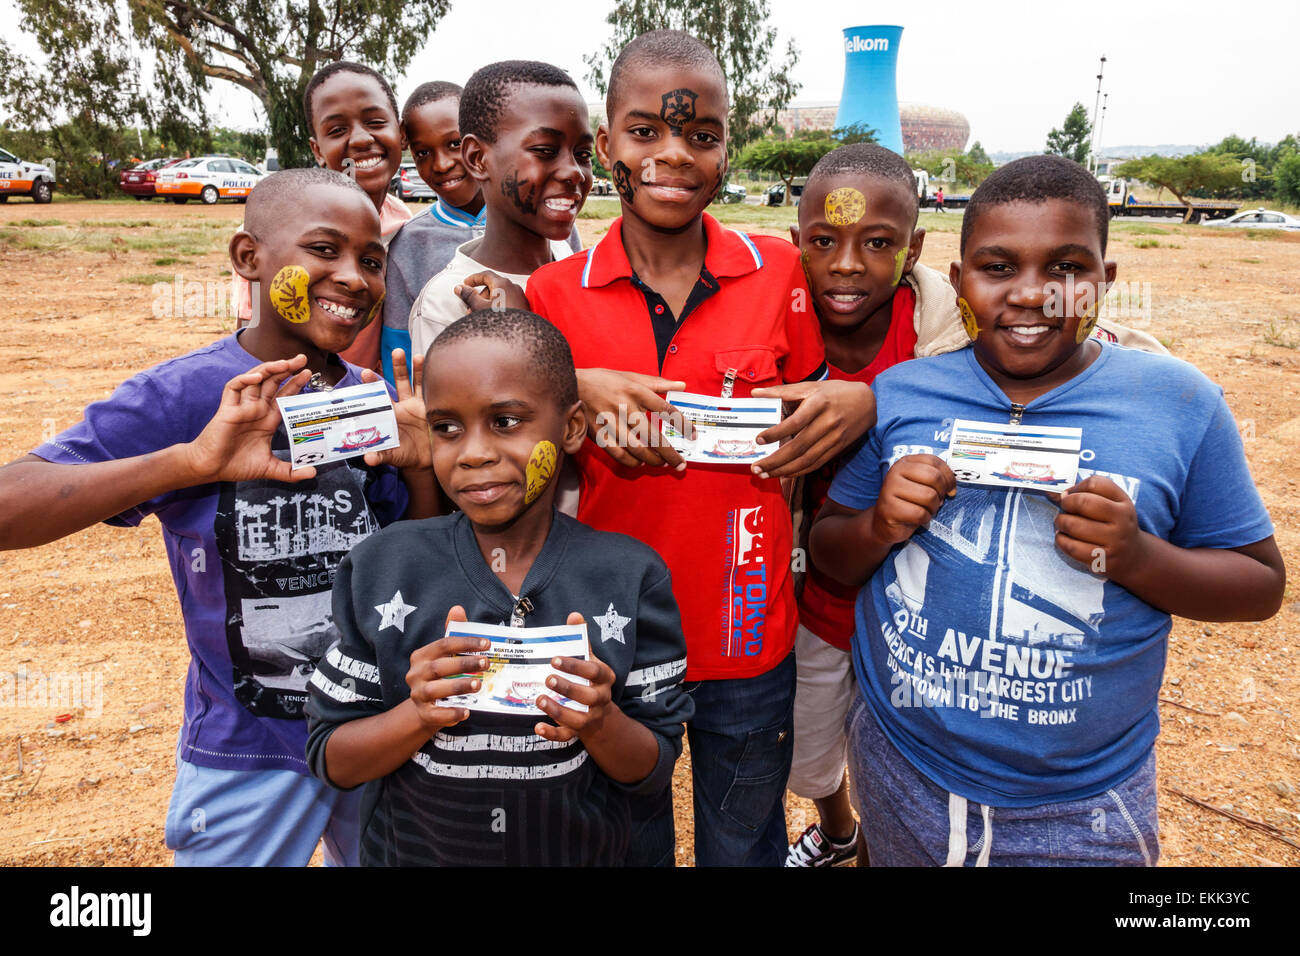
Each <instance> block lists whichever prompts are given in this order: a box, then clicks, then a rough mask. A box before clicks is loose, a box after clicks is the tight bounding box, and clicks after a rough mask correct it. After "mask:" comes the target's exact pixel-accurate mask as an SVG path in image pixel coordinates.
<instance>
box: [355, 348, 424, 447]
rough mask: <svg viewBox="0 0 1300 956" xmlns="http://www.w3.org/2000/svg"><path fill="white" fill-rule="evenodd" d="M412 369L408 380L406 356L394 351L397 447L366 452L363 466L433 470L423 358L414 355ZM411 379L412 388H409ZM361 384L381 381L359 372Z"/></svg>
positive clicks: (368, 370) (367, 372)
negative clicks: (426, 419) (425, 401)
mask: <svg viewBox="0 0 1300 956" xmlns="http://www.w3.org/2000/svg"><path fill="white" fill-rule="evenodd" d="M413 365H414V369H413V371H412V373H411V375H410V376H409V377H408V376H407V374H406V353H405V352H404V351H402V350H401V349H393V378H394V379H395V380H396V384H395V385H394V386H393V387H394V388H395V389H396V391H397V402H396V403H395V404H394V405H393V412H394V414H395V415H396V416H397V439H398V442H399V444H398V446H397V447H396V448H388V449H385V450H384V451H370V452H366V456H365V459H366V464H367V465H370V466H371V467H372V468H373V467H374V466H376V465H393V466H394V467H396V468H404V469H415V470H423V471H427V470H429V469H431V468H433V445H432V444H430V442H429V423H428V422H427V421H425V417H424V356H423V355H417V356H416V357H415V361H414V363H413ZM412 379H414V385H412V381H411V380H412ZM361 381H363V382H379V381H382V379H381V378H380V376H378V375H376V374H375V373H374V372H373V371H371V370H370V369H365V370H363V371H362V373H361Z"/></svg>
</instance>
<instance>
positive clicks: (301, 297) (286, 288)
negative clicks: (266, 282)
mask: <svg viewBox="0 0 1300 956" xmlns="http://www.w3.org/2000/svg"><path fill="white" fill-rule="evenodd" d="M309 285H311V277H310V276H308V275H307V270H306V269H304V268H303V267H302V266H285V267H284V268H283V269H281V270H280V271H279V272H277V273H276V274H275V278H274V279H272V280H271V292H270V294H271V305H272V306H273V307H274V308H275V311H276V312H279V313H280V315H282V316H283V317H284V318H285V320H286V321H288V322H292V323H293V324H294V325H302V324H303V323H304V322H306V321H307V320H308V319H310V318H311V303H310V302H309V301H308V299H307V287H308V286H309Z"/></svg>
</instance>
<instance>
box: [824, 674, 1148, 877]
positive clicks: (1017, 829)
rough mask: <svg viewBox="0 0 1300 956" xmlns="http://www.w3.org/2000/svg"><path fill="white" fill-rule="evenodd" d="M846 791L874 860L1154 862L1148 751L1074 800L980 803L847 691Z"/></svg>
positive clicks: (981, 863) (1057, 863)
mask: <svg viewBox="0 0 1300 956" xmlns="http://www.w3.org/2000/svg"><path fill="white" fill-rule="evenodd" d="M844 729H845V733H846V734H847V735H848V738H849V776H850V777H851V780H852V785H851V788H850V793H851V794H852V796H853V803H854V807H855V809H856V810H857V811H858V817H859V818H860V819H861V821H862V832H863V835H864V836H865V837H866V841H867V850H868V852H869V853H870V856H871V865H872V866H1155V865H1156V861H1157V860H1158V859H1159V857H1160V841H1159V837H1158V827H1157V822H1156V756H1155V749H1154V748H1153V749H1152V751H1151V753H1149V754H1148V755H1147V758H1146V760H1144V761H1143V762H1142V765H1141V766H1140V767H1138V769H1137V770H1136V771H1134V772H1133V774H1131V775H1130V776H1129V777H1128V779H1127V780H1124V781H1122V782H1120V783H1118V784H1116V785H1115V786H1113V787H1111V788H1110V789H1109V790H1107V791H1105V792H1104V793H1099V794H1097V795H1096V796H1093V797H1086V798H1084V799H1082V800H1070V801H1066V802H1062V803H1046V804H1040V805H1039V806H1036V807H986V806H982V805H980V804H979V803H977V802H975V801H973V800H970V801H968V800H965V799H964V798H962V797H959V796H957V795H956V794H951V793H948V792H947V791H945V790H944V789H943V787H940V786H939V785H937V784H936V783H934V782H933V781H931V780H930V778H929V777H926V776H925V775H924V774H922V773H920V772H919V771H918V770H917V769H916V768H915V767H913V766H912V764H911V763H910V762H909V761H908V760H907V758H906V757H904V756H903V755H902V754H901V753H899V752H898V750H897V748H895V747H894V745H893V744H891V743H890V742H889V739H888V738H887V737H885V735H884V732H883V731H881V729H880V727H879V725H878V724H877V723H876V720H875V715H874V714H872V713H871V708H870V707H868V706H867V702H866V701H864V700H863V699H862V694H861V692H859V693H857V694H855V695H854V700H853V703H852V704H851V705H850V707H849V713H848V716H847V717H846V718H845V721H844Z"/></svg>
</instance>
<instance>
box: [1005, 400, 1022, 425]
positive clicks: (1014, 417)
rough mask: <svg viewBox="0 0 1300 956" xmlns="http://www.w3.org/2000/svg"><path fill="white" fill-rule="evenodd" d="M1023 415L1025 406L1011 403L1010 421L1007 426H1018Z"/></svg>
mask: <svg viewBox="0 0 1300 956" xmlns="http://www.w3.org/2000/svg"><path fill="white" fill-rule="evenodd" d="M1024 414H1025V406H1023V405H1021V404H1020V403H1019V402H1012V403H1011V421H1010V423H1009V424H1012V425H1019V424H1020V419H1021V418H1022V417H1023V416H1024Z"/></svg>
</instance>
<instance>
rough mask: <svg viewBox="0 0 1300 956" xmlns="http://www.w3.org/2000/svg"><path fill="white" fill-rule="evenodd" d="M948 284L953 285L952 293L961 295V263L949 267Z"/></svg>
mask: <svg viewBox="0 0 1300 956" xmlns="http://www.w3.org/2000/svg"><path fill="white" fill-rule="evenodd" d="M948 282H949V284H950V285H952V291H953V292H956V293H957V294H958V295H961V263H960V262H954V263H953V264H952V265H950V266H949V267H948Z"/></svg>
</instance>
